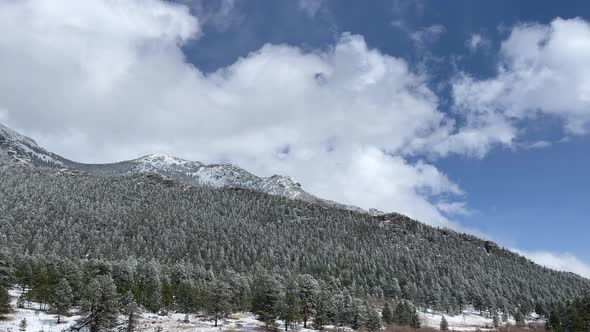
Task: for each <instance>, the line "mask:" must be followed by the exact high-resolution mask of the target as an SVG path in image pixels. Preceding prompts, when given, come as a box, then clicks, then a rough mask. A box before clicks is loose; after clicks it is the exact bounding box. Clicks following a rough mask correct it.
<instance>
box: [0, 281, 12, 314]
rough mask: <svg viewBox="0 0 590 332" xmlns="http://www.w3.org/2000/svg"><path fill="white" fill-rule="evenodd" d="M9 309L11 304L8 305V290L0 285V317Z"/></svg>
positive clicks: (9, 310)
mask: <svg viewBox="0 0 590 332" xmlns="http://www.w3.org/2000/svg"><path fill="white" fill-rule="evenodd" d="M11 311H12V306H11V305H10V295H9V294H8V290H7V289H6V288H4V287H1V286H0V318H1V317H5V316H6V315H7V314H8V313H10V312H11Z"/></svg>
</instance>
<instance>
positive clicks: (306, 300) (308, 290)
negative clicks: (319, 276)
mask: <svg viewBox="0 0 590 332" xmlns="http://www.w3.org/2000/svg"><path fill="white" fill-rule="evenodd" d="M319 288H320V286H319V284H318V282H317V280H316V279H315V278H314V277H313V276H311V275H309V274H306V275H302V276H300V277H299V299H300V300H301V306H302V311H303V312H302V314H303V327H304V328H307V322H308V321H309V317H310V316H311V315H312V314H313V303H314V301H315V298H316V296H317V294H318V293H319V291H320V289H319Z"/></svg>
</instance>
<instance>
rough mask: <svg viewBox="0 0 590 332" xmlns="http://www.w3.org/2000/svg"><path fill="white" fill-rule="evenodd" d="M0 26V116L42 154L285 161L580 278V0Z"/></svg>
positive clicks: (200, 0) (120, 14) (153, 15)
mask: <svg viewBox="0 0 590 332" xmlns="http://www.w3.org/2000/svg"><path fill="white" fill-rule="evenodd" d="M0 31H3V32H4V33H2V34H0V73H2V74H1V75H0V122H1V123H3V124H5V125H7V126H9V127H12V128H14V129H16V130H18V131H20V132H22V133H24V134H26V135H28V136H30V137H33V138H34V139H36V140H37V142H38V143H39V144H40V145H42V146H44V147H46V148H47V149H48V150H50V151H52V152H55V153H58V154H60V155H63V156H65V157H67V158H70V159H73V160H76V161H83V162H112V161H119V160H125V159H132V158H137V157H140V156H142V155H146V154H150V153H166V154H170V155H174V156H178V157H182V158H185V159H190V160H199V161H202V162H209V163H219V162H229V163H234V164H237V165H239V166H241V167H243V168H245V169H246V170H248V171H250V172H252V173H254V174H256V175H260V176H269V175H272V174H283V175H290V176H293V177H294V178H296V179H297V180H298V181H299V182H301V183H302V186H303V188H304V189H305V190H306V191H308V192H310V193H312V194H315V195H317V196H320V197H323V198H327V199H332V200H335V201H338V202H342V203H346V204H352V205H357V206H361V207H364V208H378V209H380V210H382V211H388V212H389V211H397V212H401V213H404V214H407V215H409V216H410V217H413V218H415V219H417V220H420V221H422V222H425V223H428V224H431V225H434V226H438V227H449V228H452V229H455V230H458V231H462V232H469V233H473V234H477V235H480V236H482V237H485V238H488V239H491V240H494V241H496V242H498V243H499V244H500V245H502V246H505V247H507V248H510V249H512V250H515V251H518V252H519V253H521V254H523V255H525V256H527V257H529V258H531V259H533V260H534V261H536V262H538V263H540V264H543V265H545V266H548V267H551V268H555V269H559V270H566V271H572V272H575V273H578V274H580V275H583V276H586V277H589V278H590V250H589V249H590V248H589V246H588V242H587V240H588V237H589V234H590V223H588V220H587V216H588V215H589V213H590V204H588V202H589V201H590V190H589V189H588V188H590V176H588V170H589V169H590V154H589V153H588V152H589V147H590V135H589V134H590V4H589V3H587V1H568V2H567V3H558V2H555V1H532V0H529V1H518V2H515V1H508V0H505V1H493V2H492V1H488V2H483V1H478V2H474V1H468V0H465V1H445V2H442V1H410V0H380V1H377V0H376V1H368V2H367V1H342V0H332V1H329V0H293V1H286V0H281V1H264V0H247V1H245V0H242V1H239V0H235V1H232V0H218V1H204V0H178V1H164V0H125V1H114V0H88V1H83V2H82V1H76V2H71V1H67V0H52V1H45V0H20V1H16V0H0ZM6 32H9V33H6Z"/></svg>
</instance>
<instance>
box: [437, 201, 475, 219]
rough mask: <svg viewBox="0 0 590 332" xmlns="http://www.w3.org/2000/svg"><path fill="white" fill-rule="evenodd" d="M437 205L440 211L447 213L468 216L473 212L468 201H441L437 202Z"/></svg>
mask: <svg viewBox="0 0 590 332" xmlns="http://www.w3.org/2000/svg"><path fill="white" fill-rule="evenodd" d="M436 207H437V208H438V209H439V211H441V212H443V213H445V214H447V215H463V216H467V215H470V214H471V210H470V209H469V208H468V207H467V203H465V202H447V201H441V202H438V203H436Z"/></svg>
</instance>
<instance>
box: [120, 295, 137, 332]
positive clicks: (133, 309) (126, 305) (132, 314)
mask: <svg viewBox="0 0 590 332" xmlns="http://www.w3.org/2000/svg"><path fill="white" fill-rule="evenodd" d="M121 304H122V305H123V314H124V315H125V316H126V317H127V332H133V330H134V329H135V326H136V325H137V315H138V314H139V312H140V310H139V307H138V306H137V303H135V299H134V298H133V294H131V291H127V293H125V295H124V296H123V298H122V299H121Z"/></svg>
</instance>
